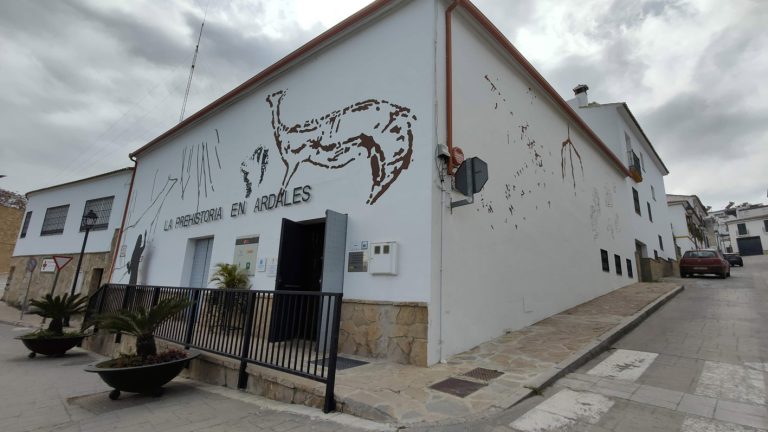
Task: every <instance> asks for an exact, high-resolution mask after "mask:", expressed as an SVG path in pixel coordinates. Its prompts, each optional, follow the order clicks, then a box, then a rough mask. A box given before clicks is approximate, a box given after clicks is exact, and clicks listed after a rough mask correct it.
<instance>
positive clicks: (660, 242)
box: [659, 236, 664, 250]
mask: <svg viewBox="0 0 768 432" xmlns="http://www.w3.org/2000/svg"><path fill="white" fill-rule="evenodd" d="M659 249H661V250H664V241H663V240H662V239H661V236H659Z"/></svg>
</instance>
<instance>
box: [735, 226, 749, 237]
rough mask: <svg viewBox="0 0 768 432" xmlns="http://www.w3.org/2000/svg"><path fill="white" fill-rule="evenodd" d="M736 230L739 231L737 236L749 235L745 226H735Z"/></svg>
mask: <svg viewBox="0 0 768 432" xmlns="http://www.w3.org/2000/svg"><path fill="white" fill-rule="evenodd" d="M736 228H738V230H739V235H747V234H749V231H747V224H743V223H740V224H738V225H736Z"/></svg>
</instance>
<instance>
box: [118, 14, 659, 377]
mask: <svg viewBox="0 0 768 432" xmlns="http://www.w3.org/2000/svg"><path fill="white" fill-rule="evenodd" d="M458 4H459V6H457V7H455V9H453V8H451V9H450V10H452V12H449V13H447V14H446V10H447V9H448V8H449V2H447V1H441V0H432V1H398V0H389V1H386V0H383V1H378V2H374V3H372V4H371V5H370V6H369V7H366V8H365V9H363V10H362V11H361V12H359V13H357V14H355V15H353V16H352V17H350V18H349V19H347V20H345V21H344V22H342V23H340V24H339V25H337V26H336V27H333V28H331V29H330V30H328V31H327V32H325V33H323V34H322V35H320V36H319V37H317V38H316V39H314V40H312V41H310V42H309V43H307V44H306V45H304V46H302V47H301V48H299V49H298V50H296V51H295V52H293V53H291V54H289V55H288V56H287V57H285V58H284V59H282V60H280V61H279V62H277V63H276V64H274V65H272V66H270V67H269V68H267V69H265V70H264V71H262V72H260V73H259V74H258V75H256V76H254V77H253V78H251V79H250V80H248V81H246V82H245V83H243V84H242V85H241V86H239V87H237V88H236V89H234V90H233V91H231V92H230V93H227V94H226V95H224V96H222V97H221V98H220V99H218V100H216V101H215V102H213V103H212V104H210V105H209V106H207V107H205V108H203V109H202V110H201V111H199V112H198V113H196V114H194V115H192V116H191V117H189V118H187V119H186V120H185V121H183V122H181V123H180V124H179V125H177V126H176V127H174V128H172V129H171V130H169V131H168V132H166V133H164V134H162V135H161V136H159V137H157V138H156V139H154V140H152V141H151V142H150V143H148V144H147V145H145V146H144V147H142V148H140V149H138V150H137V151H135V152H133V153H132V156H133V157H135V158H136V175H135V179H134V182H133V192H132V194H131V196H130V202H129V204H128V215H127V218H126V222H125V225H124V227H123V232H122V235H121V238H120V245H121V247H120V251H121V252H120V254H119V256H118V258H117V260H116V263H115V267H114V272H113V274H112V278H111V280H112V282H114V283H128V282H131V276H132V275H137V276H138V279H137V280H136V282H138V283H139V284H151V285H172V286H207V285H208V283H209V282H208V279H209V274H210V272H211V267H212V266H213V265H214V264H215V263H219V262H234V261H237V262H240V263H242V264H243V265H244V266H246V267H247V268H248V269H249V270H250V271H251V273H252V276H251V279H252V284H253V288H254V289H261V290H272V289H278V290H280V289H285V288H287V287H293V288H294V289H296V287H298V289H302V290H317V291H320V290H338V289H341V288H342V285H341V284H342V283H343V292H344V299H345V304H344V307H343V309H342V328H341V336H340V337H341V340H340V349H341V351H342V352H346V353H353V354H359V355H364V356H372V357H384V358H388V359H390V360H392V361H398V362H404V363H412V364H418V365H428V364H433V363H435V362H437V361H439V360H440V359H445V358H447V357H448V356H450V355H452V354H455V353H458V352H461V351H464V350H466V349H468V348H471V347H473V346H475V345H477V344H478V343H480V342H483V341H485V340H488V339H491V338H493V337H495V336H498V335H501V334H502V333H503V332H504V331H505V330H507V329H518V328H521V327H524V326H526V325H529V324H531V323H534V322H536V321H539V320H541V319H542V318H545V317H547V316H550V315H552V314H555V313H557V312H560V311H563V310H565V309H567V308H570V307H572V306H575V305H577V304H579V303H582V302H584V301H587V300H590V299H592V298H594V297H596V296H599V295H602V294H605V293H607V292H609V291H611V290H614V289H616V288H618V287H621V286H624V285H627V284H630V283H632V282H634V281H636V278H637V277H636V274H637V272H636V265H635V261H634V254H635V240H636V238H638V237H637V235H636V234H635V230H634V228H633V227H634V226H635V225H636V224H637V223H638V219H637V217H639V216H636V215H634V213H633V214H632V215H627V214H626V212H625V211H624V210H623V209H628V208H632V207H633V198H632V196H631V195H630V194H628V193H627V185H628V183H627V182H628V180H627V178H628V176H629V175H630V173H629V170H628V169H627V166H626V164H625V162H624V154H625V153H624V152H623V151H622V152H621V153H620V154H621V155H622V156H621V157H619V156H617V154H616V153H615V152H614V151H613V150H611V148H610V147H609V146H608V145H607V144H606V143H605V142H604V141H602V140H601V139H600V138H599V137H598V135H597V134H596V133H595V132H594V131H593V130H592V129H590V128H589V127H588V126H587V125H586V124H585V123H584V121H583V120H582V119H581V117H579V115H578V114H576V113H575V111H574V110H573V109H572V108H571V107H570V106H569V105H568V104H567V103H566V102H565V101H564V100H563V99H562V98H561V97H560V96H559V95H558V94H557V93H556V92H555V91H554V89H553V88H552V87H551V85H550V84H548V83H547V82H546V80H544V78H542V77H541V75H539V73H538V72H537V71H536V70H535V69H534V68H533V67H532V66H531V65H530V63H528V62H527V61H526V60H525V59H524V58H523V57H522V55H521V54H520V53H519V52H518V51H517V50H516V49H515V48H514V47H513V46H512V45H511V44H510V43H509V41H507V40H506V39H504V37H503V36H502V35H501V33H500V32H499V31H498V30H497V29H496V28H495V27H494V26H493V25H492V24H491V23H490V22H489V21H488V20H487V18H486V17H485V16H483V15H482V14H481V13H480V12H479V11H478V10H477V9H476V8H475V7H474V6H473V5H472V4H471V3H470V2H467V1H464V2H460V3H458ZM446 16H447V17H448V19H447V20H446V19H445V17H446ZM446 23H450V26H446ZM449 30H450V31H449ZM449 60H450V61H449ZM632 132H633V134H634V133H635V132H634V131H632ZM637 142H638V147H637V148H638V149H642V148H643V147H642V146H643V144H642V140H641V139H640V138H639V137H638V138H637ZM457 147H460V148H461V149H463V152H464V154H466V156H467V157H471V156H478V157H480V158H482V159H483V160H485V161H486V162H487V164H488V169H489V173H490V179H489V181H488V182H487V184H485V187H484V189H483V190H482V191H481V192H480V193H478V194H476V195H475V196H474V202H473V203H471V204H469V205H465V206H460V207H455V208H451V203H456V202H457V201H460V200H463V199H466V197H464V196H462V195H461V194H459V193H457V192H456V191H455V190H453V188H452V184H453V181H454V179H453V178H452V176H451V175H449V172H451V173H452V172H453V169H454V167H453V166H451V167H448V166H446V165H447V161H448V159H447V158H446V157H443V156H442V155H444V154H456V150H454V149H455V148H457ZM646 162H647V163H649V164H651V165H652V169H659V168H657V167H656V161H655V160H653V158H651V159H650V160H646ZM649 186H650V185H648V184H643V185H641V187H642V188H644V189H643V190H644V192H643V196H644V200H643V201H645V202H648V203H650V202H651V201H652V200H651V199H650V196H651V195H650V192H649V191H645V189H650V188H649ZM657 193H658V195H657V197H658V199H660V200H663V199H664V192H663V184H662V185H661V186H659V190H658V191H657ZM654 205H655V204H654ZM643 210H644V207H643ZM642 214H643V215H644V214H645V212H644V211H643V212H642ZM643 222H644V223H645V221H643ZM654 232H655V231H654ZM658 233H659V234H663V233H664V231H663V230H662V229H661V228H659V231H658ZM244 242H245V243H247V244H248V245H250V246H248V253H247V255H243V249H242V246H244V245H243V243H244ZM124 248H127V250H125V253H123V251H124ZM377 251H378V252H380V253H379V254H377V253H376V252H377ZM386 251H388V252H389V253H388V254H386ZM664 253H668V251H666V245H665V251H664ZM385 254H386V255H385ZM136 267H138V269H137V268H136ZM129 268H130V269H132V271H131V272H130V274H129V272H128V269H129ZM291 269H293V270H291ZM333 280H335V281H336V283H332V282H333ZM345 308H346V310H345ZM414 308H415V309H416V311H415V313H414V315H415V316H416V318H413V316H410V315H409V314H410V312H409V313H408V314H405V313H404V311H406V310H408V311H411V310H412V309H414ZM357 311H362V312H361V314H360V315H359V316H355V315H354V314H356V313H357ZM363 312H364V313H363ZM352 316H354V319H351V318H350V317H352ZM419 317H423V318H424V319H423V321H421V320H420V318H419ZM401 318H402V322H401ZM403 325H405V327H406V328H405V330H404V329H403Z"/></svg>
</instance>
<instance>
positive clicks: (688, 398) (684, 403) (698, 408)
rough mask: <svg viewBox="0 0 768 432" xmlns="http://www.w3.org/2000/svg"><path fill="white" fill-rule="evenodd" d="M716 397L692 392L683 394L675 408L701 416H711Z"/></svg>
mask: <svg viewBox="0 0 768 432" xmlns="http://www.w3.org/2000/svg"><path fill="white" fill-rule="evenodd" d="M716 404H717V399H713V398H708V397H704V396H696V395H692V394H684V395H683V399H682V400H681V401H680V404H679V405H678V406H677V410H678V411H681V412H684V413H688V414H694V415H697V416H701V417H712V416H713V415H714V412H715V405H716Z"/></svg>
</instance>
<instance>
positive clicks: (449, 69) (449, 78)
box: [445, 0, 462, 175]
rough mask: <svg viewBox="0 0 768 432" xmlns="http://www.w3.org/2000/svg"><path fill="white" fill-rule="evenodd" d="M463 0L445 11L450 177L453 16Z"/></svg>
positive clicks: (454, 2)
mask: <svg viewBox="0 0 768 432" xmlns="http://www.w3.org/2000/svg"><path fill="white" fill-rule="evenodd" d="M461 3H462V0H453V2H452V3H451V4H450V5H449V6H448V8H446V9H445V133H446V138H445V139H446V145H447V147H448V175H453V168H454V166H453V56H452V51H453V47H452V43H451V40H452V38H451V16H452V15H453V10H454V9H456V7H458V6H459V5H461Z"/></svg>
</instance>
